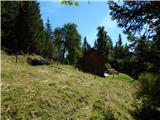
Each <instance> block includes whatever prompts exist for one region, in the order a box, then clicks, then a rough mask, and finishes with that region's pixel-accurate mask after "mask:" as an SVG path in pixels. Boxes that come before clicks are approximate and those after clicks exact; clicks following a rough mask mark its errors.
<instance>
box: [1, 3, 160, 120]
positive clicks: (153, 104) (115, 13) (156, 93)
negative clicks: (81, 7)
mask: <svg viewBox="0 0 160 120" xmlns="http://www.w3.org/2000/svg"><path fill="white" fill-rule="evenodd" d="M106 5H109V8H110V11H111V12H110V15H111V16H112V19H113V20H116V21H117V24H118V26H119V27H121V28H123V29H124V33H125V34H126V35H127V36H128V37H127V39H128V41H129V44H124V43H122V41H123V40H122V37H121V34H119V35H118V36H117V40H116V44H115V45H113V43H112V41H113V40H112V39H111V37H110V36H109V35H108V34H107V31H105V27H104V26H97V38H96V41H95V42H94V46H93V48H95V49H96V50H97V51H98V52H99V53H101V54H102V55H103V56H104V58H105V59H106V60H107V61H108V62H107V63H106V65H105V67H106V68H115V69H116V70H118V71H119V72H122V73H126V74H128V75H130V76H132V77H133V78H134V79H135V80H139V81H140V82H141V87H140V88H141V89H140V90H139V92H138V95H137V97H138V99H142V101H143V105H142V106H141V108H137V109H138V110H137V111H138V112H136V113H134V115H135V117H136V118H137V119H149V120H151V118H154V120H156V119H157V120H158V119H159V118H160V117H159V112H158V109H159V107H160V101H159V100H160V9H159V8H160V4H159V2H154V1H132V2H129V1H125V2H123V3H119V2H108V3H107V4H106ZM106 29H107V28H106ZM1 46H2V47H1V48H2V50H3V51H5V52H6V53H8V54H11V55H22V54H37V55H40V56H43V57H44V58H47V59H49V60H54V61H56V62H57V63H61V64H70V65H74V66H78V64H79V59H80V58H82V57H83V55H84V54H85V53H86V52H87V51H88V50H89V49H90V48H91V45H90V44H89V43H88V41H87V36H86V37H85V38H82V37H81V34H80V33H79V31H78V30H77V25H76V24H75V23H66V24H64V25H63V26H60V27H57V28H55V29H54V30H52V25H51V23H50V20H49V19H48V20H47V22H46V23H45V24H43V21H42V18H41V15H40V7H39V3H38V2H36V1H32V2H31V1H30V2H26V1H11V2H6V1H3V2H1ZM148 113H150V114H148Z"/></svg>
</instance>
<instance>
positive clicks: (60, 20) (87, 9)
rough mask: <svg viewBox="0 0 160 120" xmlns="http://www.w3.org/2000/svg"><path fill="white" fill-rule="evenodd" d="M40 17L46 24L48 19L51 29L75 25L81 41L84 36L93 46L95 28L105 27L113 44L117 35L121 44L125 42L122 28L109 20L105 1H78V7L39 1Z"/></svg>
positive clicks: (56, 2) (57, 2)
mask: <svg viewBox="0 0 160 120" xmlns="http://www.w3.org/2000/svg"><path fill="white" fill-rule="evenodd" d="M39 3H40V10H41V16H42V19H43V21H44V23H45V22H46V20H47V18H49V19H50V21H51V25H52V28H53V29H54V28H56V27H61V26H63V25H64V24H65V23H69V22H71V23H75V24H77V26H78V27H77V29H78V31H79V33H80V34H81V37H82V41H83V38H84V37H85V36H86V37H87V41H88V42H89V43H90V44H91V46H93V44H94V41H95V40H96V38H97V37H96V34H97V27H98V26H100V25H103V26H105V30H106V31H107V32H108V35H109V36H110V37H111V39H112V41H113V43H114V44H115V42H116V41H117V38H118V34H119V33H120V34H121V35H122V40H123V43H124V44H125V43H126V42H127V39H126V36H125V35H124V34H123V33H122V28H119V27H118V26H117V23H116V21H112V20H111V16H110V15H109V12H110V10H109V7H108V5H107V1H99V2H98V1H90V4H89V3H88V1H86V2H85V1H80V2H79V6H78V7H77V6H74V5H73V6H68V5H61V4H60V2H59V1H39Z"/></svg>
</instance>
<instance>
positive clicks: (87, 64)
mask: <svg viewBox="0 0 160 120" xmlns="http://www.w3.org/2000/svg"><path fill="white" fill-rule="evenodd" d="M105 62H106V61H105V59H104V57H103V56H102V55H101V54H100V53H99V52H98V51H97V50H95V49H94V48H91V49H90V50H89V51H87V52H86V53H85V54H84V56H83V58H82V59H81V69H82V70H83V71H84V72H89V73H92V74H96V75H99V76H103V77H104V71H105Z"/></svg>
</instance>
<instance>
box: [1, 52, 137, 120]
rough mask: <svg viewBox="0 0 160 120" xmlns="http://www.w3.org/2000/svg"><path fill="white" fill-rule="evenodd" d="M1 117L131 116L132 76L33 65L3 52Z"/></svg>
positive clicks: (58, 119)
mask: <svg viewBox="0 0 160 120" xmlns="http://www.w3.org/2000/svg"><path fill="white" fill-rule="evenodd" d="M1 62H2V66H1V67H2V68H1V78H2V80H1V96H2V97H1V101H2V105H1V113H2V114H1V115H2V116H1V117H2V120H7V119H8V120H11V119H13V120H22V119H23V120H31V119H32V120H66V119H67V120H76V119H77V120H78V119H79V120H87V119H91V120H93V119H95V120H103V119H105V117H106V116H107V114H108V113H110V114H111V115H112V114H113V113H112V111H113V112H114V116H115V118H118V119H119V120H132V119H133V118H132V116H131V115H130V111H132V110H134V107H133V106H132V103H133V93H134V90H135V89H134V86H133V85H132V83H131V82H130V81H131V80H132V78H130V77H129V76H127V75H125V74H122V73H120V74H119V75H118V76H116V77H115V78H114V79H113V78H112V77H109V78H101V77H98V76H96V78H95V76H94V75H92V74H88V73H83V72H81V71H79V70H78V69H76V68H74V67H72V66H70V65H58V66H57V65H56V64H52V65H49V66H30V65H28V64H26V63H25V57H24V56H20V57H19V61H18V63H15V56H8V55H5V54H2V55H1Z"/></svg>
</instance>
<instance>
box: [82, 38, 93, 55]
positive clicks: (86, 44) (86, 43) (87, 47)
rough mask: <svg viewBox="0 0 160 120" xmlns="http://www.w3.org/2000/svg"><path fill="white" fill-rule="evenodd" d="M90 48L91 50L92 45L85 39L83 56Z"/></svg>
mask: <svg viewBox="0 0 160 120" xmlns="http://www.w3.org/2000/svg"><path fill="white" fill-rule="evenodd" d="M90 48H91V45H90V44H89V43H88V42H87V38H86V37H84V40H83V44H82V49H83V54H85V53H86V52H87V51H88V50H89V49H90Z"/></svg>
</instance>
